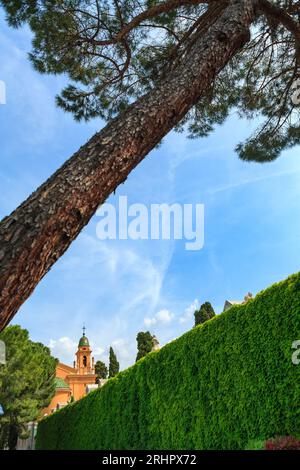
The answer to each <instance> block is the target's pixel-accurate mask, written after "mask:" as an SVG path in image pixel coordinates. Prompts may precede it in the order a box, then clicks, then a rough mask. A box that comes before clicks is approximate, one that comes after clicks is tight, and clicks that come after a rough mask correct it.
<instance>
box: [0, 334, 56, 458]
mask: <svg viewBox="0 0 300 470" xmlns="http://www.w3.org/2000/svg"><path fill="white" fill-rule="evenodd" d="M0 339H1V340H2V341H3V342H4V343H5V345H6V364H5V365H0V404H1V406H2V407H3V411H4V414H3V416H1V417H0V449H1V448H4V447H5V446H6V445H7V444H8V443H9V439H10V438H9V436H10V434H11V431H12V429H13V430H14V433H13V434H15V439H17V437H18V436H20V437H27V436H26V426H25V425H26V423H29V422H30V421H35V420H36V419H37V418H38V417H40V413H41V410H42V409H43V408H45V407H47V406H48V405H49V403H50V401H51V399H52V397H53V396H54V394H55V369H56V364H57V360H56V359H55V358H54V357H52V356H51V354H50V350H49V348H47V347H46V346H44V345H43V344H41V343H34V342H32V341H30V339H29V335H28V331H27V330H23V329H22V328H20V327H19V326H18V325H13V326H9V327H8V328H6V329H5V331H3V332H1V334H0ZM15 444H16V442H14V445H15ZM13 447H14V446H13Z"/></svg>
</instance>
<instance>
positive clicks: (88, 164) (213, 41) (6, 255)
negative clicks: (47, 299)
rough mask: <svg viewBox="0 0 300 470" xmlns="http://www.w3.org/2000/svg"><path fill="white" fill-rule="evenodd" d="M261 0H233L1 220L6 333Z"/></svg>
mask: <svg viewBox="0 0 300 470" xmlns="http://www.w3.org/2000/svg"><path fill="white" fill-rule="evenodd" d="M255 5H256V2H255V0H243V1H237V0H235V1H232V2H230V4H229V6H227V7H226V9H225V10H224V11H223V12H222V14H220V16H219V18H218V19H217V21H216V22H215V23H214V24H213V25H212V26H211V27H210V28H209V29H208V31H206V32H205V34H203V35H201V37H199V38H198V39H197V41H196V42H195V43H194V45H193V47H192V48H191V50H190V52H189V54H188V56H186V57H184V58H183V59H182V61H181V64H180V65H178V66H177V68H176V69H174V70H173V71H172V72H171V73H170V74H169V76H168V77H167V78H165V79H164V80H163V82H161V84H160V85H159V86H158V87H157V88H156V89H154V90H153V91H151V92H149V93H148V94H146V95H145V96H143V97H142V98H141V99H139V100H138V101H136V102H135V103H134V104H133V105H131V106H130V107H129V108H128V109H127V110H126V111H125V112H124V113H123V114H121V115H120V116H118V117H117V118H116V119H114V120H113V121H112V122H110V123H109V124H108V125H107V126H106V127H105V128H104V129H103V130H102V131H101V132H99V133H97V134H95V135H94V136H93V137H92V138H91V139H90V140H89V141H88V142H87V143H86V144H85V145H84V146H82V147H81V148H80V149H79V150H78V151H77V152H76V153H75V154H74V155H73V156H72V157H71V158H70V159H69V160H68V161H67V162H66V163H65V164H64V165H63V166H62V167H61V168H60V169H59V170H58V171H56V173H54V174H53V176H51V177H50V178H49V179H48V181H46V182H45V183H44V184H43V185H42V186H41V187H40V188H38V189H37V190H36V191H35V192H34V193H33V194H32V195H31V196H30V197H29V198H28V199H27V200H26V201H25V202H24V203H22V204H21V205H20V206H19V207H18V208H17V209H16V210H15V211H14V212H13V213H12V214H11V215H10V216H9V217H6V218H4V219H3V221H2V222H1V224H0V263H1V267H0V331H1V330H2V329H3V328H4V327H5V326H6V325H7V324H8V322H9V321H10V320H11V318H12V317H13V316H14V315H15V313H16V312H17V310H18V308H19V307H20V306H21V305H22V303H23V302H24V301H25V300H26V299H27V298H28V297H29V295H30V294H31V293H32V292H33V290H34V288H35V286H36V285H37V284H38V282H39V281H40V280H41V278H42V277H43V276H44V275H45V274H46V273H47V271H48V270H49V269H50V268H51V266H52V265H53V264H54V263H55V261H56V260H57V259H58V258H59V257H60V256H62V254H63V253H64V252H65V250H66V249H67V248H68V246H69V245H70V244H71V243H72V241H73V240H74V239H75V238H76V236H77V235H78V234H79V233H80V231H81V229H82V228H83V227H84V226H85V225H86V224H87V223H88V221H89V220H90V218H91V217H92V215H93V214H94V213H95V211H96V209H97V207H98V206H99V205H100V204H101V203H103V202H104V201H105V200H106V198H107V197H108V196H109V195H110V194H111V193H112V191H114V190H115V189H116V188H117V186H118V185H119V184H120V183H122V182H123V181H124V180H125V179H126V177H127V176H128V174H129V173H130V172H131V170H132V169H133V168H134V167H135V166H136V165H137V164H138V163H139V162H140V161H141V160H142V159H143V158H144V157H145V156H146V155H147V154H148V153H149V152H150V150H151V149H153V148H154V147H155V145H157V144H158V143H159V142H160V141H161V139H162V138H163V137H164V136H165V135H166V134H167V133H168V132H169V131H170V130H171V129H172V128H173V127H174V126H175V125H176V124H177V123H178V122H179V121H180V120H181V119H182V118H183V117H184V116H185V114H186V113H187V111H188V110H189V109H190V108H191V107H192V106H193V105H194V104H195V103H196V102H197V100H198V99H199V98H200V96H201V94H203V93H204V92H205V90H207V88H208V87H209V85H210V83H211V82H212V80H213V79H214V77H215V76H216V75H217V74H218V73H219V71H220V70H221V69H222V68H223V67H224V66H225V65H226V64H227V63H228V61H229V59H230V58H231V57H232V56H233V55H234V54H235V53H236V52H237V51H238V50H239V49H240V48H241V47H242V46H243V45H244V44H245V42H246V41H247V40H249V37H250V33H249V27H250V25H251V23H252V22H253V20H254V18H255Z"/></svg>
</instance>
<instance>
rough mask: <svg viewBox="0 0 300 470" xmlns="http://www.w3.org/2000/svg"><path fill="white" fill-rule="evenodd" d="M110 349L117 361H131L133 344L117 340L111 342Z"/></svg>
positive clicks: (120, 339) (121, 339)
mask: <svg viewBox="0 0 300 470" xmlns="http://www.w3.org/2000/svg"><path fill="white" fill-rule="evenodd" d="M112 348H113V350H114V351H115V353H116V356H117V359H118V360H119V361H121V362H125V363H128V361H130V360H131V359H132V353H133V348H134V343H132V342H129V341H127V340H125V339H123V338H119V339H116V340H115V341H113V342H112Z"/></svg>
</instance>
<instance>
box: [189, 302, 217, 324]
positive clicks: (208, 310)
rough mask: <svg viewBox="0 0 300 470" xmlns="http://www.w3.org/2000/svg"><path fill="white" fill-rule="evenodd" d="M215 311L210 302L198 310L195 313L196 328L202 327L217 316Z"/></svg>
mask: <svg viewBox="0 0 300 470" xmlns="http://www.w3.org/2000/svg"><path fill="white" fill-rule="evenodd" d="M215 315H216V314H215V311H214V309H213V307H212V305H211V303H210V302H205V303H204V304H202V305H201V307H200V308H199V310H196V311H195V313H194V316H195V326H197V325H202V323H204V322H206V321H207V320H210V319H211V318H213V317H214V316H215Z"/></svg>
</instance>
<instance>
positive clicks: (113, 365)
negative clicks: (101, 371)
mask: <svg viewBox="0 0 300 470" xmlns="http://www.w3.org/2000/svg"><path fill="white" fill-rule="evenodd" d="M119 370H120V364H119V362H118V360H117V356H116V354H115V352H114V350H113V348H112V347H110V348H109V375H108V376H109V378H111V377H115V375H117V374H118V372H119Z"/></svg>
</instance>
